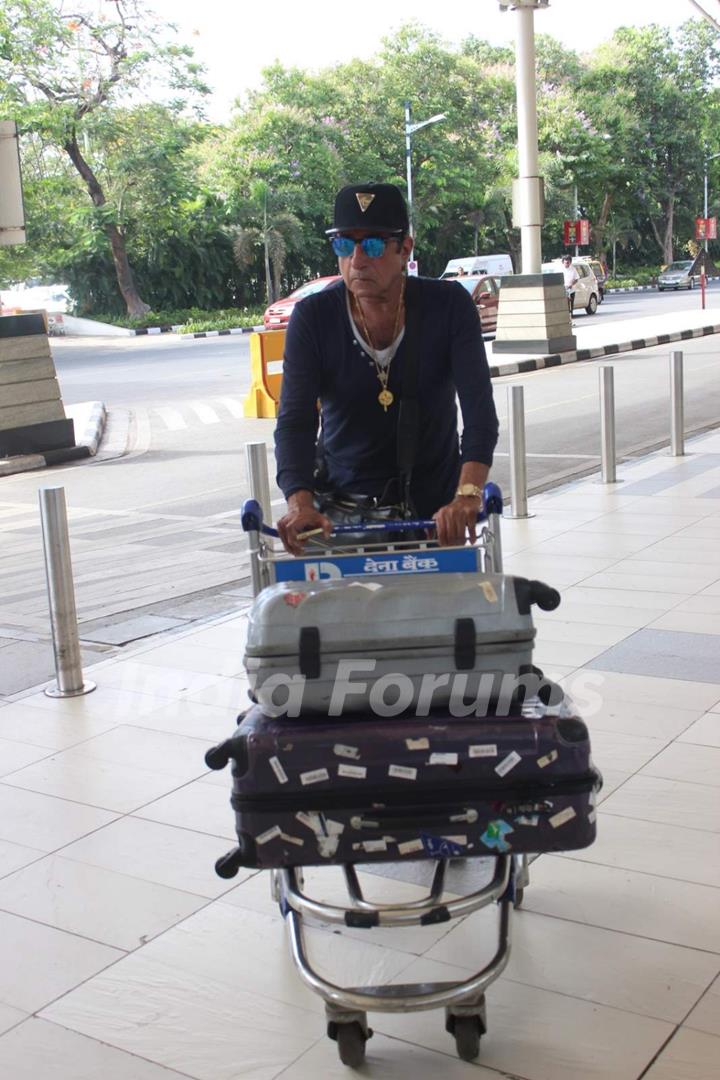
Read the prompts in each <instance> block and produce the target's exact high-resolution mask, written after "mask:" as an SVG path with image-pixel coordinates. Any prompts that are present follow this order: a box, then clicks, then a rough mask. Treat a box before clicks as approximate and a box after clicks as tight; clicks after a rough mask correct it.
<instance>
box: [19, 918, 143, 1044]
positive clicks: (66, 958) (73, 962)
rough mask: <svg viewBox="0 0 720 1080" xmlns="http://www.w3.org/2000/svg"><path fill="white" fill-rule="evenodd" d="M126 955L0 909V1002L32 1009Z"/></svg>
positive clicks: (23, 1008)
mask: <svg viewBox="0 0 720 1080" xmlns="http://www.w3.org/2000/svg"><path fill="white" fill-rule="evenodd" d="M124 955H125V953H124V952H123V951H122V950H121V949H112V948H110V947H109V946H107V945H100V944H98V943H97V942H95V941H87V940H86V939H85V938H82V937H78V936H76V935H75V934H68V933H66V932H64V931H62V930H56V929H54V928H53V927H50V926H43V925H42V923H38V922H31V921H30V920H29V919H23V918H21V917H20V916H18V915H10V914H8V913H7V912H4V911H0V1003H2V1004H4V1005H12V1006H13V1007H14V1008H16V1009H21V1010H22V1011H23V1012H27V1013H33V1012H36V1011H37V1010H38V1009H41V1008H42V1007H43V1006H44V1005H47V1004H49V1002H51V1001H53V1000H54V999H55V998H57V997H59V996H60V995H61V994H64V993H66V992H67V991H68V990H72V989H73V988H74V987H75V986H76V985H77V984H78V983H81V982H84V981H85V979H88V978H90V977H91V976H92V975H95V974H97V972H98V971H102V970H103V968H106V967H108V966H109V965H110V964H114V963H115V961H116V960H120V959H121V958H122V957H123V956H124ZM0 1045H1V1042H0ZM0 1060H1V1058H0Z"/></svg>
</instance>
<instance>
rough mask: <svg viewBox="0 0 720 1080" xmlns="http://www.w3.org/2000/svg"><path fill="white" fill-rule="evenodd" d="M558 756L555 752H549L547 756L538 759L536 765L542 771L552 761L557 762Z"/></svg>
mask: <svg viewBox="0 0 720 1080" xmlns="http://www.w3.org/2000/svg"><path fill="white" fill-rule="evenodd" d="M558 757H559V755H558V752H557V750H551V751H550V753H549V754H545V756H544V757H539V758H538V759H537V763H538V765H539V766H540V768H541V769H544V768H545V766H546V765H552V763H553V761H557V759H558Z"/></svg>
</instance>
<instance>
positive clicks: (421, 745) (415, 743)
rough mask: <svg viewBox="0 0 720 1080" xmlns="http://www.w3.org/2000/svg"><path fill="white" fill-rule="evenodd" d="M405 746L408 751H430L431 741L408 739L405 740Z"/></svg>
mask: <svg viewBox="0 0 720 1080" xmlns="http://www.w3.org/2000/svg"><path fill="white" fill-rule="evenodd" d="M405 745H406V746H407V748H408V750H429V749H430V740H429V739H406V740H405Z"/></svg>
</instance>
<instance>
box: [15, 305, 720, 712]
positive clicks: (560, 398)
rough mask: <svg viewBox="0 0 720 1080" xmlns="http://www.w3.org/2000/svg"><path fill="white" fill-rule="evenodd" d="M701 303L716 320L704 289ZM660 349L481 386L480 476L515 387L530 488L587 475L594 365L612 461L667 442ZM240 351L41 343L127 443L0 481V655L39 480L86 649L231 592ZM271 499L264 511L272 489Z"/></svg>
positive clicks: (706, 354)
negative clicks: (56, 515) (486, 423)
mask: <svg viewBox="0 0 720 1080" xmlns="http://www.w3.org/2000/svg"><path fill="white" fill-rule="evenodd" d="M709 299H710V300H711V302H712V303H713V305H717V312H718V313H720V287H718V286H717V285H715V287H714V289H713V290H712V295H711V297H710V298H709ZM671 305H672V306H673V307H675V306H677V307H685V306H688V307H695V306H697V305H699V295H698V293H697V292H694V293H692V294H689V295H687V294H672V293H671V294H663V295H662V296H658V295H657V294H655V293H629V294H621V295H615V296H612V297H609V298H608V300H607V301H606V303H605V304H604V305H603V306H602V308H601V309H600V312H599V314H598V315H596V316H594V318H595V319H608V320H610V319H614V318H623V317H624V318H627V317H628V315H630V314H632V315H633V316H639V315H652V314H655V313H659V312H661V311H662V312H664V311H667V310H672V309H673V307H671ZM585 317H586V316H584V315H582V316H579V317H578V320H579V319H580V318H585ZM708 321H712V316H710V317H709V319H708ZM716 321H717V320H716ZM668 352H669V349H668V347H667V346H664V347H661V348H658V349H645V350H640V351H638V352H634V353H628V354H625V355H624V356H620V357H613V358H612V360H611V361H607V360H603V361H593V362H586V363H579V364H573V365H569V366H566V367H562V368H552V369H548V370H546V371H539V372H534V373H529V374H524V375H522V376H518V377H513V378H502V379H497V380H495V381H494V391H495V398H496V403H497V407H498V413H499V415H500V421H501V429H502V434H501V437H500V442H499V445H498V451H497V457H496V463H495V466H494V469H493V477H494V479H496V480H497V481H498V482H499V483H500V484H501V485H502V486H503V487H504V488H505V489H506V490H508V489H509V484H508V477H509V473H508V446H507V438H506V432H505V428H506V423H505V421H506V417H507V387H508V386H509V385H513V384H515V383H522V385H523V386H524V387H525V410H526V442H527V452H528V480H529V487H530V490H531V491H533V490H540V489H541V488H543V487H545V486H549V485H552V484H557V483H559V482H561V481H562V480H563V479H566V478H569V477H571V476H573V475H578V474H579V473H582V472H587V471H592V470H597V469H598V467H599V452H600V451H599V447H600V434H599V412H598V374H597V371H596V368H597V367H598V366H599V365H600V364H603V363H608V362H611V363H612V366H613V367H614V368H615V398H616V425H617V446H618V454H619V456H620V457H622V456H631V455H633V454H637V453H638V452H640V451H641V450H643V449H644V448H647V447H649V446H653V445H657V444H661V443H662V442H667V441H668V438H669V416H668V400H669V397H668V393H669V392H668V385H669V383H668V364H667V357H668ZM719 352H720V339H718V338H716V337H707V338H702V339H697V340H695V341H689V342H685V343H684V353H685V358H686V363H685V420H686V430H687V431H692V430H700V429H702V428H704V427H707V426H710V425H714V424H717V422H718V419H719V418H720V380H718V378H717V367H718V364H720V357H719V356H718V353H719ZM248 353H249V339H248V337H247V336H234V337H222V338H209V339H203V340H193V339H188V340H183V339H179V338H177V337H175V336H172V335H162V336H158V337H151V338H146V337H140V338H127V339H126V338H114V339H104V340H103V341H102V342H99V341H98V340H97V339H93V340H88V341H85V342H82V341H79V340H78V339H74V340H67V341H63V340H54V341H53V355H54V357H55V363H56V368H57V371H58V377H59V380H60V384H61V388H62V393H63V398H64V400H65V402H66V403H68V404H70V403H73V402H77V401H83V400H103V401H105V402H106V404H107V407H108V409H109V413H110V417H111V424H110V429H109V432H108V440H109V444H110V445H111V446H112V445H114V444H120V443H123V444H124V443H125V442H127V450H128V452H126V453H125V454H124V455H123V456H119V457H116V458H115V459H113V460H98V459H96V460H95V461H92V462H83V463H79V464H75V465H69V466H63V467H58V468H55V469H47V470H43V471H42V472H37V473H22V474H18V475H16V476H12V477H7V478H4V479H2V480H0V514H2V520H3V536H4V548H3V552H2V553H1V554H0V595H2V597H3V599H2V600H1V601H0V658H2V657H3V654H4V657H5V658H7V656H8V653H7V652H6V651H5V650H4V649H3V648H2V637H3V633H5V638H6V640H10V639H11V637H12V635H13V634H15V635H16V636H17V635H24V637H25V638H26V639H27V640H30V639H35V638H42V637H43V636H44V637H47V621H48V620H47V599H46V595H45V584H44V571H43V565H42V551H41V540H40V531H39V523H38V515H37V489H38V488H39V487H40V486H42V485H46V484H61V485H62V486H63V487H64V488H65V491H66V496H67V501H68V506H69V510H70V522H71V544H72V551H73V564H74V571H75V582H76V591H77V602H78V617H79V622H80V628H81V636H82V638H83V640H84V641H86V642H87V643H89V647H92V648H97V649H103V648H115V647H117V646H118V645H119V644H122V643H123V642H126V641H132V640H137V639H138V638H140V637H143V636H145V635H148V634H153V633H156V632H160V631H163V630H166V629H172V628H174V627H179V626H182V625H184V624H185V623H187V622H188V621H191V620H192V619H195V618H201V617H207V616H209V615H213V614H216V613H218V612H220V611H224V610H229V609H232V608H236V607H237V606H238V604H239V603H240V602H242V601H243V600H246V599H247V597H248V595H249V591H248V585H247V577H248V571H247V555H246V544H245V538H244V536H243V534H242V532H241V530H240V527H239V520H238V508H239V506H240V504H241V502H242V500H243V498H244V497H245V496H246V494H247V490H248V484H247V477H246V471H245V454H244V449H243V447H244V444H245V442H247V441H256V440H260V441H265V442H267V443H268V444H269V445H270V444H271V443H272V431H273V427H274V422H273V421H269V420H250V419H245V418H244V417H243V415H242V403H243V397H244V394H245V392H246V390H247V388H248V383H249V363H248ZM104 445H107V441H106V442H105V443H104ZM270 472H271V476H272V473H273V467H272V461H271V466H270ZM618 475H619V476H620V477H622V465H620V466H619V468H618ZM273 498H274V499H275V500H277V502H276V507H277V508H279V507H280V506H281V505H282V500H281V498H280V495H279V492H277V490H276V489H275V488H274V486H273ZM3 627H4V628H6V629H5V631H3V629H2V628H3ZM33 670H34V669H33ZM43 677H44V678H47V677H49V673H48V674H47V675H45V676H43ZM34 681H35V682H37V681H40V679H39V678H35V679H34ZM27 685H32V683H31V682H28V683H27ZM5 692H7V691H5ZM2 693H3V687H2V680H1V679H0V694H2Z"/></svg>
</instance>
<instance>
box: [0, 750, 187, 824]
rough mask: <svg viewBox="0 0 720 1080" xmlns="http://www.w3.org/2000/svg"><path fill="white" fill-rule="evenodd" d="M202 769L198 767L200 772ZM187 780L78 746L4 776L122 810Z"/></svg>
mask: <svg viewBox="0 0 720 1080" xmlns="http://www.w3.org/2000/svg"><path fill="white" fill-rule="evenodd" d="M200 771H201V770H200V768H198V769H197V772H200ZM185 782H186V780H185V779H184V778H183V777H178V776H173V775H171V774H169V773H166V772H155V771H154V770H152V769H149V768H137V767H134V766H130V765H120V764H117V763H116V762H112V761H100V760H98V759H97V758H92V757H88V756H87V755H86V754H83V753H81V752H80V749H78V748H73V749H70V750H62V751H59V752H57V753H56V754H53V756H52V757H48V758H44V759H43V760H42V761H39V762H36V763H35V764H34V765H29V766H28V767H27V768H26V769H20V770H19V771H18V772H14V773H11V774H10V775H9V776H6V777H5V778H4V783H5V784H6V785H7V786H8V787H16V788H23V789H25V790H27V791H35V792H37V793H39V794H40V793H42V794H45V795H53V796H55V797H57V798H59V799H65V800H70V799H71V800H73V801H74V802H77V803H83V804H85V805H86V806H93V807H100V808H101V809H103V810H111V811H115V812H116V813H121V814H126V813H129V812H130V811H132V810H138V809H139V808H140V807H142V806H144V805H145V804H146V803H150V802H152V801H153V800H155V799H157V798H160V797H161V796H163V795H167V794H169V793H170V792H172V791H174V790H176V789H177V788H180V787H181V786H182V785H183V784H184V783H185ZM0 828H2V826H0Z"/></svg>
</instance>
